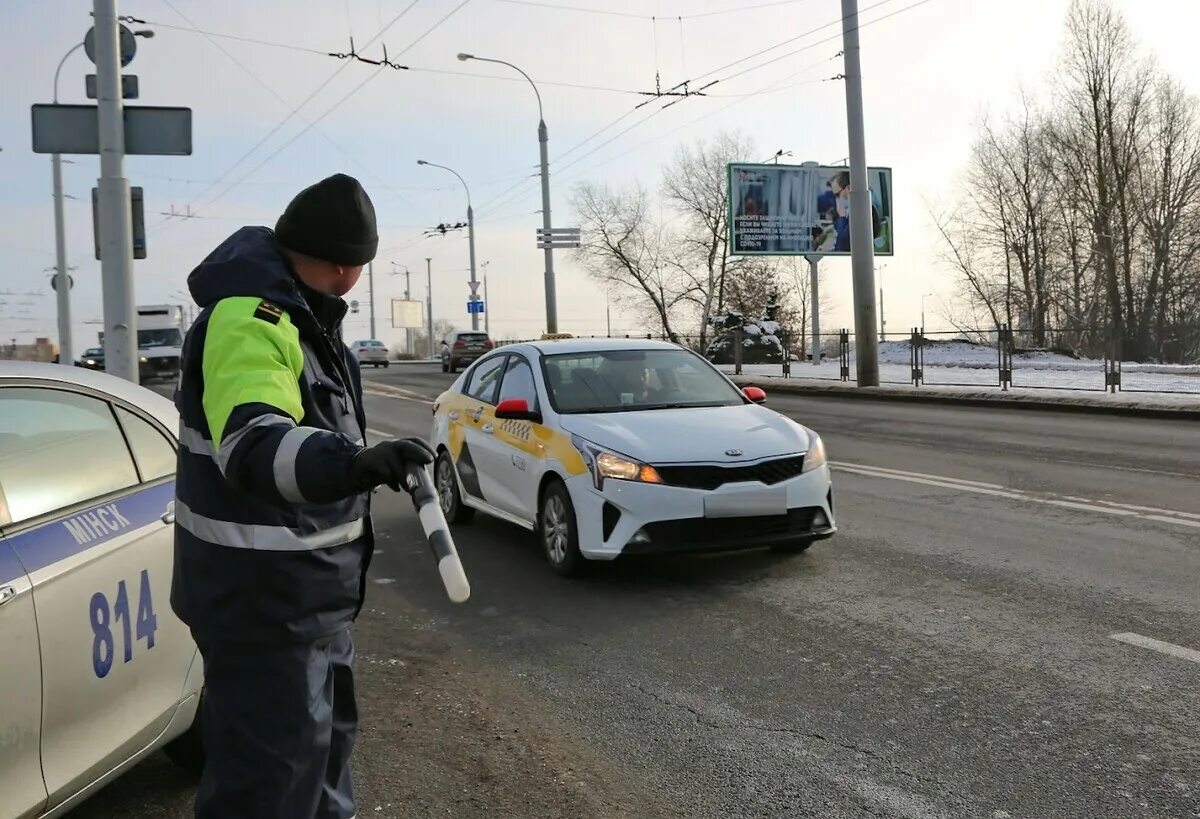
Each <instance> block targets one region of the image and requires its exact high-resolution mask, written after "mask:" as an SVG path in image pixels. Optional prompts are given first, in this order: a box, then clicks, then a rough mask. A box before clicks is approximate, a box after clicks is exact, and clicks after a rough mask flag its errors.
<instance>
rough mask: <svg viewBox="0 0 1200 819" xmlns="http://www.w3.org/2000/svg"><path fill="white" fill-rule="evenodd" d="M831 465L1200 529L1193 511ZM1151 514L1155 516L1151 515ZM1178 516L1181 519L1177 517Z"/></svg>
mask: <svg viewBox="0 0 1200 819" xmlns="http://www.w3.org/2000/svg"><path fill="white" fill-rule="evenodd" d="M830 466H832V467H834V468H835V469H837V470H839V471H842V472H849V473H850V474H852V475H862V476H864V477H868V478H885V479H889V480H893V481H905V482H907V483H918V484H922V485H925V486H937V487H941V488H943V489H957V490H959V491H961V492H974V493H975V494H979V495H991V496H993V497H997V498H1007V499H1009V500H1018V501H1027V502H1029V503H1040V504H1043V505H1045V506H1058V507H1060V508H1065V509H1075V510H1078V511H1083V512H1097V513H1099V514H1102V515H1114V516H1116V517H1130V518H1140V519H1141V520H1153V521H1157V522H1158V523H1171V524H1174V525H1176V526H1188V527H1191V528H1195V529H1200V521H1197V520H1193V519H1192V518H1195V517H1196V516H1195V515H1193V514H1191V513H1189V512H1174V511H1171V510H1169V509H1148V508H1143V507H1137V506H1132V505H1125V504H1115V503H1112V502H1111V501H1096V500H1090V499H1087V498H1077V497H1074V496H1070V495H1063V496H1053V495H1036V494H1033V493H1031V492H1027V491H1025V490H1022V489H1008V488H1005V487H1001V486H998V485H997V484H990V483H982V482H980V481H966V480H961V479H959V478H947V477H944V476H942V475H926V474H923V473H921V472H905V471H903V470H899V469H885V468H883V467H876V466H866V465H864V464H848V463H841V462H838V461H831V462H830ZM1151 512H1153V513H1155V514H1150V513H1151ZM1176 515H1178V517H1175V516H1176Z"/></svg>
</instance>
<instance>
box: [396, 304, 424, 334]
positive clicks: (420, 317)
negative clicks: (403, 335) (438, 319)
mask: <svg viewBox="0 0 1200 819" xmlns="http://www.w3.org/2000/svg"><path fill="white" fill-rule="evenodd" d="M424 326H425V303H424V302H422V301H417V300H416V299H392V327H395V328H397V329H401V328H412V329H420V328H421V327H424Z"/></svg>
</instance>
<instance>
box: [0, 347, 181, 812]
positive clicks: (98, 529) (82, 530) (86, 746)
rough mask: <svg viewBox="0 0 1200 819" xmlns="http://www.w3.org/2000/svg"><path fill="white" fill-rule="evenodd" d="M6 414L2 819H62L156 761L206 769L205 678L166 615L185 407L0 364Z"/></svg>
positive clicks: (0, 500)
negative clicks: (161, 754) (201, 712)
mask: <svg viewBox="0 0 1200 819" xmlns="http://www.w3.org/2000/svg"><path fill="white" fill-rule="evenodd" d="M85 361H86V354H85ZM0 417H2V418H3V419H4V423H3V424H2V425H0V652H2V653H3V656H4V657H5V661H4V662H3V663H0V703H3V705H2V706H0V737H4V740H3V741H0V794H3V799H2V800H0V816H2V817H5V819H8V817H32V816H39V817H45V816H58V815H60V814H62V813H65V812H66V811H68V810H70V809H72V808H74V807H75V806H76V805H78V804H79V803H80V802H82V801H83V800H84V799H86V798H87V797H88V796H89V795H91V794H92V793H94V792H95V791H96V790H98V789H99V788H101V787H103V786H104V785H105V784H107V783H108V782H110V781H112V780H113V779H114V778H116V777H117V776H119V775H121V774H122V773H123V772H125V771H126V770H128V769H129V768H131V767H132V766H133V765H135V764H136V763H137V762H138V761H139V760H141V759H142V758H144V757H145V756H147V755H148V754H151V753H153V752H154V751H156V750H158V749H160V748H165V750H166V751H167V753H168V755H170V756H171V758H172V759H174V760H175V761H176V762H178V763H181V764H184V765H186V766H188V767H190V768H193V769H198V768H199V767H200V766H202V764H203V750H202V746H201V743H200V738H199V730H200V726H199V719H198V704H199V702H200V697H201V690H202V676H203V672H202V668H203V666H202V663H201V660H200V657H199V655H198V654H197V651H196V646H195V644H194V643H193V642H192V638H191V635H190V633H189V631H188V629H187V627H186V626H184V625H183V623H181V622H180V621H179V620H178V619H177V618H176V617H175V615H174V614H173V613H172V611H171V606H170V592H171V573H172V570H173V546H172V543H173V540H174V532H173V529H174V527H173V523H174V520H175V460H176V449H177V446H178V445H177V439H176V434H175V430H177V429H178V427H179V416H178V414H177V413H176V411H175V407H174V405H173V404H172V403H171V402H170V401H168V400H167V399H166V398H163V397H162V396H160V395H158V394H156V393H154V392H151V391H150V390H147V389H144V388H142V387H139V386H137V385H135V384H131V383H129V382H128V381H123V380H121V379H118V378H113V377H111V376H108V375H105V374H104V373H93V372H88V371H86V370H83V369H79V368H71V367H57V366H54V365H52V364H29V363H24V362H0Z"/></svg>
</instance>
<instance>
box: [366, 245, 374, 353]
mask: <svg viewBox="0 0 1200 819" xmlns="http://www.w3.org/2000/svg"><path fill="white" fill-rule="evenodd" d="M367 303H368V304H369V305H370V316H371V338H372V339H374V338H375V262H367Z"/></svg>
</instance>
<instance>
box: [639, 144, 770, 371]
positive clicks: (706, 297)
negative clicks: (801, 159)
mask: <svg viewBox="0 0 1200 819" xmlns="http://www.w3.org/2000/svg"><path fill="white" fill-rule="evenodd" d="M753 150H754V143H753V142H752V141H751V140H750V139H748V138H747V137H744V136H742V135H741V134H739V133H737V132H729V131H719V132H717V133H716V134H715V135H714V136H713V137H712V138H711V139H708V140H700V141H699V142H697V143H696V144H695V145H692V146H687V145H682V146H680V147H679V149H678V151H677V152H676V154H675V158H674V159H673V160H672V161H671V163H670V164H669V165H668V166H667V167H666V168H665V169H664V171H663V184H662V193H663V198H664V199H665V200H666V202H667V204H668V205H670V206H671V207H672V208H673V209H674V210H675V211H676V212H677V213H678V214H679V215H680V216H682V217H683V218H684V224H685V228H684V229H683V230H682V231H680V236H679V246H678V248H677V253H676V255H675V257H674V261H675V263H676V266H677V269H678V271H679V273H680V275H681V276H682V277H683V278H684V280H685V281H686V282H687V283H688V287H687V291H686V292H685V293H684V295H683V297H684V299H685V300H686V301H687V302H689V303H690V304H692V305H693V306H694V307H695V309H696V311H697V312H698V313H699V324H700V345H701V348H703V346H704V341H705V336H706V333H707V329H708V319H709V317H711V316H713V315H716V314H719V313H724V312H725V311H726V310H727V309H729V307H730V305H729V304H728V298H727V297H728V293H729V289H730V288H729V283H730V279H731V278H737V277H739V276H741V275H751V276H752V275H753V274H754V270H753V267H754V266H753V265H752V264H750V262H749V260H745V259H731V258H730V255H729V177H728V170H727V166H728V165H729V163H730V162H744V161H746V160H748V159H750V157H751V156H752V152H753ZM743 289H744V288H743Z"/></svg>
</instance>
